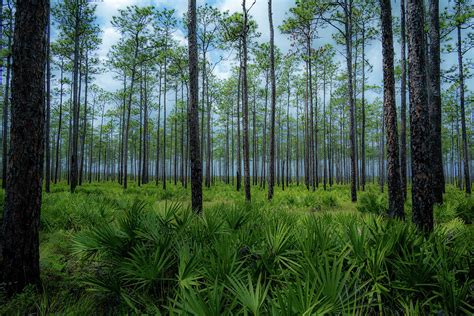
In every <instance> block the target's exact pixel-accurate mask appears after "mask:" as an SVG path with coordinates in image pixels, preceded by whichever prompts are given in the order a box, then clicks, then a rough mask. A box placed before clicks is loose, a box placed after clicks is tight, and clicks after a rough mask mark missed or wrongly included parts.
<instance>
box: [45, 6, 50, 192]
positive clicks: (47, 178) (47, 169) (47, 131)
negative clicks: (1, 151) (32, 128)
mask: <svg viewBox="0 0 474 316" xmlns="http://www.w3.org/2000/svg"><path fill="white" fill-rule="evenodd" d="M47 19H48V21H47V31H46V122H45V144H44V146H45V151H46V153H45V164H46V166H45V172H44V173H45V175H44V177H45V179H44V180H45V191H46V192H47V193H49V192H50V185H51V145H50V126H51V8H50V7H49V6H48V12H47Z"/></svg>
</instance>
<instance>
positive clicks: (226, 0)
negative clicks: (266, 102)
mask: <svg viewBox="0 0 474 316" xmlns="http://www.w3.org/2000/svg"><path fill="white" fill-rule="evenodd" d="M90 1H91V2H95V4H96V5H97V10H96V14H97V22H98V23H99V26H100V27H101V29H102V32H103V33H102V44H101V46H100V47H99V49H98V51H97V54H98V55H99V58H100V59H101V60H103V61H105V60H106V59H107V53H108V52H109V50H110V48H111V46H112V45H113V44H115V43H116V42H117V41H118V40H119V38H120V34H119V33H118V32H117V30H115V29H114V28H113V27H112V25H111V23H110V21H111V20H112V17H113V16H114V15H117V14H118V10H119V9H124V8H126V7H127V6H129V5H138V6H146V5H154V6H156V7H158V8H161V7H167V8H172V9H175V10H176V15H177V17H178V18H179V19H181V17H182V16H183V15H184V14H185V13H186V11H187V4H188V1H187V0H90ZM205 2H207V3H208V4H210V5H213V6H215V7H216V8H218V9H219V10H221V11H227V10H228V11H229V12H230V13H233V12H241V10H242V6H241V1H240V0H207V1H206V0H197V4H198V6H199V5H203V4H204V3H205ZM247 2H249V3H251V2H252V0H248V1H247ZM294 3H295V0H273V19H274V25H275V43H276V45H277V46H278V47H279V48H280V49H281V50H282V51H283V53H285V52H287V51H288V49H289V48H290V44H291V42H290V40H289V39H288V36H287V35H285V34H282V33H281V32H280V30H279V29H278V26H279V25H281V24H282V23H283V21H284V20H285V18H286V17H287V12H288V10H289V8H290V7H292V6H294ZM447 3H448V2H447V0H441V4H440V5H441V7H444V6H445V5H446V4H447ZM392 6H393V8H392V11H393V15H394V16H399V6H400V4H399V1H392ZM250 14H251V15H252V17H253V18H254V19H255V20H256V21H257V24H258V31H259V32H260V33H261V36H260V38H259V39H258V41H259V42H266V41H268V40H269V27H268V0H256V3H255V5H254V6H253V7H252V9H251V11H250ZM332 33H333V31H332V30H331V27H327V28H325V29H323V30H321V31H320V32H319V34H318V38H316V40H315V41H314V42H313V43H314V47H315V48H317V47H319V46H322V45H324V44H325V43H332V44H334V41H333V40H332ZM174 36H175V38H176V39H177V40H178V41H179V42H180V43H182V44H183V45H186V38H185V34H183V32H182V31H181V30H178V31H177V32H176V33H175V34H174ZM395 45H396V46H395V54H396V56H395V58H398V53H399V50H400V49H399V47H398V45H397V42H396V41H395ZM338 48H339V49H342V47H340V46H339V47H338ZM381 52H382V49H381V43H380V41H379V40H375V41H372V42H371V43H370V44H369V45H368V47H366V54H367V59H368V61H369V63H370V64H371V65H372V67H373V68H372V73H370V74H368V84H370V85H381V83H382V53H381ZM214 54H220V52H215V53H214ZM466 57H467V58H474V52H470V53H469V54H468V55H467V56H466ZM214 58H216V59H217V57H216V56H214ZM336 58H337V59H338V60H339V62H341V65H344V63H343V57H342V56H341V55H338V56H337V57H336ZM396 60H397V59H396ZM454 62H456V55H455V54H452V55H451V56H448V58H447V60H445V61H444V66H447V65H450V64H452V63H454ZM234 65H235V60H234V59H233V58H230V59H228V60H224V61H223V62H221V63H219V64H218V65H217V66H216V68H215V70H214V71H215V74H216V75H217V76H218V78H221V79H225V78H227V77H229V75H230V69H231V68H232V67H233V66H234ZM96 83H97V84H98V85H99V86H100V87H102V88H104V89H106V90H108V91H114V90H116V89H119V88H120V83H119V82H118V81H116V80H114V79H113V75H112V73H111V72H106V73H103V74H100V75H98V76H97V77H96ZM467 85H468V88H470V87H471V86H472V85H473V80H470V81H468V82H467ZM469 90H472V89H469ZM367 97H368V99H369V101H370V99H374V98H376V97H382V96H381V95H376V94H375V92H372V93H371V92H368V96H367Z"/></svg>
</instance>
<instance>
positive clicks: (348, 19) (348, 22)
mask: <svg viewBox="0 0 474 316" xmlns="http://www.w3.org/2000/svg"><path fill="white" fill-rule="evenodd" d="M345 11H346V14H345V29H346V30H345V31H346V34H345V35H346V39H345V40H346V63H347V90H348V92H347V97H348V98H349V108H350V119H349V121H350V127H349V128H350V132H349V138H350V143H351V148H350V151H351V200H352V202H356V201H357V179H356V177H357V161H356V144H355V130H356V127H355V102H354V93H353V91H352V90H353V89H352V88H353V79H352V0H345Z"/></svg>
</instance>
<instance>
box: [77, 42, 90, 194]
mask: <svg viewBox="0 0 474 316" xmlns="http://www.w3.org/2000/svg"><path fill="white" fill-rule="evenodd" d="M84 81H85V90H84V116H83V121H82V134H81V162H80V167H79V185H82V179H83V176H84V162H85V145H86V133H87V105H88V104H87V96H88V94H89V93H88V89H89V56H88V50H87V49H86V74H85V79H84Z"/></svg>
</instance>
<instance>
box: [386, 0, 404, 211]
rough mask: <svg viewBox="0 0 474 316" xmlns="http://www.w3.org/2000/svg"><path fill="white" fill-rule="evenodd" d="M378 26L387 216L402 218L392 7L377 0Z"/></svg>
mask: <svg viewBox="0 0 474 316" xmlns="http://www.w3.org/2000/svg"><path fill="white" fill-rule="evenodd" d="M380 7H381V24H382V55H383V87H384V114H385V115H384V117H385V127H386V130H387V163H388V165H387V183H388V215H389V216H390V217H397V218H404V217H405V214H404V210H403V194H402V187H401V185H400V160H399V159H400V158H399V156H398V130H397V109H396V105H395V75H394V68H393V54H394V52H393V32H392V6H391V3H390V0H380Z"/></svg>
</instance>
